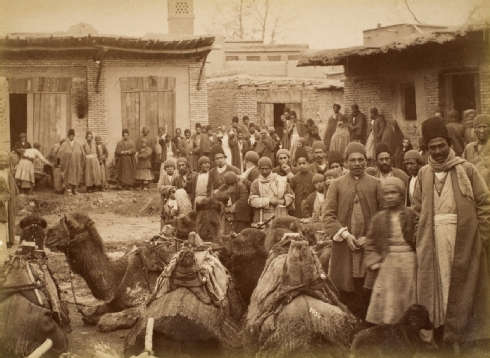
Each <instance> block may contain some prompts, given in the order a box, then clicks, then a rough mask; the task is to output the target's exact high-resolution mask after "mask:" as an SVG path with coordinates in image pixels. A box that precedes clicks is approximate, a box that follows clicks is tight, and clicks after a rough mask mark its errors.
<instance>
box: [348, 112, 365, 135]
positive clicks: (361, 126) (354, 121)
mask: <svg viewBox="0 0 490 358" xmlns="http://www.w3.org/2000/svg"><path fill="white" fill-rule="evenodd" d="M351 109H352V113H351V119H350V121H349V133H350V140H351V142H360V143H362V144H364V143H365V142H366V118H365V117H364V114H363V113H362V112H361V111H359V106H358V105H357V104H356V103H354V104H353V105H352V107H351Z"/></svg>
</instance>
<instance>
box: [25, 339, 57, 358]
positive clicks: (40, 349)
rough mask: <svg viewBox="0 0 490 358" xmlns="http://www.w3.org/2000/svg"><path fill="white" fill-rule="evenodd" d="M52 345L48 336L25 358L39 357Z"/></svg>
mask: <svg viewBox="0 0 490 358" xmlns="http://www.w3.org/2000/svg"><path fill="white" fill-rule="evenodd" d="M52 346H53V341H52V340H51V339H49V338H48V339H46V340H45V341H44V343H43V344H41V345H40V346H39V347H37V348H36V350H35V351H34V352H32V353H31V354H29V356H28V357H27V358H41V357H42V356H43V355H44V353H46V352H47V351H49V350H50V349H51V347H52Z"/></svg>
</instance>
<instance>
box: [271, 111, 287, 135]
mask: <svg viewBox="0 0 490 358" xmlns="http://www.w3.org/2000/svg"><path fill="white" fill-rule="evenodd" d="M284 108H286V103H274V128H275V129H276V133H277V135H278V136H279V138H282V135H283V133H284V122H283V121H282V120H281V116H282V115H283V114H284Z"/></svg>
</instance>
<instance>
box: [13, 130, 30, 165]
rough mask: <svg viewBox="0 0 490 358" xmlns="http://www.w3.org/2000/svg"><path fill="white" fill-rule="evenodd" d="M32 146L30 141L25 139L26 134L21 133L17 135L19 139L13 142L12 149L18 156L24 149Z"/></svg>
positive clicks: (20, 155)
mask: <svg viewBox="0 0 490 358" xmlns="http://www.w3.org/2000/svg"><path fill="white" fill-rule="evenodd" d="M29 148H32V146H31V143H29V142H28V141H27V134H25V133H21V134H20V135H19V140H18V141H17V142H15V145H14V148H13V151H14V152H15V153H17V156H18V157H19V160H20V158H21V157H22V155H23V154H24V152H25V150H26V149H29Z"/></svg>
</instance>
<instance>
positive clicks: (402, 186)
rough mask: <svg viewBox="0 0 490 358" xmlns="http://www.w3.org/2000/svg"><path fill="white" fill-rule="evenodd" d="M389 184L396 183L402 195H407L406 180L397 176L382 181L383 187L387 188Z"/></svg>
mask: <svg viewBox="0 0 490 358" xmlns="http://www.w3.org/2000/svg"><path fill="white" fill-rule="evenodd" d="M388 185H394V186H395V187H396V188H397V189H398V191H399V192H400V193H401V194H402V195H405V182H404V181H403V180H402V179H400V178H397V177H388V178H386V179H385V180H383V181H382V182H381V186H382V188H385V187H387V186H388Z"/></svg>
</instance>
